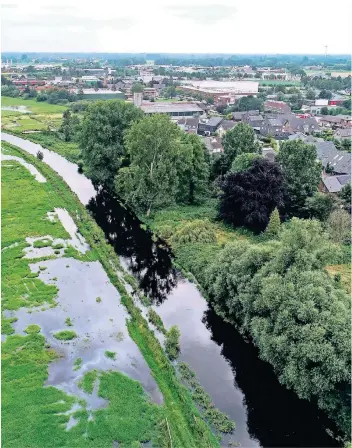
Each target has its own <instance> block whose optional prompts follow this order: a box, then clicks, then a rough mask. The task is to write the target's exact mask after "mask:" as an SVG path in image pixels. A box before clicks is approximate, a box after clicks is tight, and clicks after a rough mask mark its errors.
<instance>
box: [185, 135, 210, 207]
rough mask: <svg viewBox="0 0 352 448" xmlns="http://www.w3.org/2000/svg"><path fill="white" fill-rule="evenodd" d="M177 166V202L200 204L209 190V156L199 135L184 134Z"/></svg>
mask: <svg viewBox="0 0 352 448" xmlns="http://www.w3.org/2000/svg"><path fill="white" fill-rule="evenodd" d="M177 165H178V167H177V171H178V192H177V201H178V202H184V203H188V204H194V203H199V202H200V201H201V199H202V198H203V197H204V196H205V194H206V192H207V190H208V182H209V154H208V151H207V149H206V147H205V145H204V143H203V142H202V141H201V139H200V137H198V135H195V134H186V133H182V137H181V147H180V156H179V157H178V164H177Z"/></svg>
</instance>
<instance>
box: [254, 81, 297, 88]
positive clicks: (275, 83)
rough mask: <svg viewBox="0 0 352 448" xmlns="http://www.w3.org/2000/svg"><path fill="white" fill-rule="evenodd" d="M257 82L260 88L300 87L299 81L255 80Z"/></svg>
mask: <svg viewBox="0 0 352 448" xmlns="http://www.w3.org/2000/svg"><path fill="white" fill-rule="evenodd" d="M255 81H258V82H259V84H260V85H261V86H295V87H299V86H300V85H301V81H285V80H279V79H260V80H258V79H255Z"/></svg>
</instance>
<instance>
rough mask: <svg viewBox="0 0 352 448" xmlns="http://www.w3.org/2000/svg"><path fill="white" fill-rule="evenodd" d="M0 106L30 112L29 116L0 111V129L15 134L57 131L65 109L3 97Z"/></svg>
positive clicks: (43, 103)
mask: <svg viewBox="0 0 352 448" xmlns="http://www.w3.org/2000/svg"><path fill="white" fill-rule="evenodd" d="M1 106H4V107H18V106H25V107H26V108H27V109H28V110H29V111H31V112H32V113H30V114H29V113H23V112H20V111H9V110H2V111H1V128H2V129H5V130H10V131H11V132H14V133H16V134H22V133H23V132H26V131H45V130H47V129H48V128H50V129H59V127H60V125H61V121H62V114H63V112H64V110H66V109H67V107H66V106H59V105H56V104H48V103H46V102H40V103H38V102H37V101H35V100H24V99H23V98H9V97H4V96H2V97H1Z"/></svg>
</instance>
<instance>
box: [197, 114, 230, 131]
mask: <svg viewBox="0 0 352 448" xmlns="http://www.w3.org/2000/svg"><path fill="white" fill-rule="evenodd" d="M223 120H224V119H223V117H211V118H209V119H208V120H201V121H200V122H199V125H198V133H199V134H202V135H210V134H213V133H215V132H216V131H217V129H218V127H219V126H220V124H221V123H222V121H223Z"/></svg>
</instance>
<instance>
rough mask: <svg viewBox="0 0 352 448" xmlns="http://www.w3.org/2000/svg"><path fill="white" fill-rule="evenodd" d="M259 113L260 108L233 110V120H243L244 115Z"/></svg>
mask: <svg viewBox="0 0 352 448" xmlns="http://www.w3.org/2000/svg"><path fill="white" fill-rule="evenodd" d="M246 114H249V115H259V110H248V111H246V110H245V111H242V112H232V119H233V121H237V122H238V121H242V118H243V116H244V115H246Z"/></svg>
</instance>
